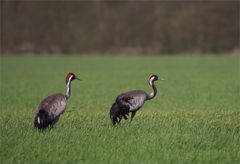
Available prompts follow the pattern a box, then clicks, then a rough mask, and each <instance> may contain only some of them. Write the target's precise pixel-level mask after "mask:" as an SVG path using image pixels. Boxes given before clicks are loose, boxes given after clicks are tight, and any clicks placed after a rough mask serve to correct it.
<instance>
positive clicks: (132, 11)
mask: <svg viewBox="0 0 240 164" xmlns="http://www.w3.org/2000/svg"><path fill="white" fill-rule="evenodd" d="M239 10H240V2H239V1H237V0H236V1H234V0H230V1H227V0H226V1H224V0H223V1H211V0H205V1H198V0H196V1H188V0H183V1H133V0H126V1H105V0H92V1H70V2H67V1H59V2H57V1H17V0H13V1H7V0H2V1H1V51H3V52H34V53H41V52H47V53H115V52H117V53H121V52H124V53H136V54H141V53H159V54H160V53H183V52H214V53H221V52H229V51H233V50H234V49H239V15H240V12H239Z"/></svg>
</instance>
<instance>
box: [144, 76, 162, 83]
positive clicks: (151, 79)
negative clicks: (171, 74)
mask: <svg viewBox="0 0 240 164" xmlns="http://www.w3.org/2000/svg"><path fill="white" fill-rule="evenodd" d="M157 80H165V79H164V78H161V77H160V78H159V77H158V76H157V75H151V76H150V77H149V80H148V81H149V84H152V82H154V81H157Z"/></svg>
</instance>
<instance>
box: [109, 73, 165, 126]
mask: <svg viewBox="0 0 240 164" xmlns="http://www.w3.org/2000/svg"><path fill="white" fill-rule="evenodd" d="M157 80H164V79H163V78H158V76H157V75H151V76H150V78H149V80H148V83H149V85H150V86H151V87H152V89H153V90H152V92H151V93H150V94H148V93H146V92H145V91H143V90H133V91H128V92H125V93H122V94H120V95H118V96H117V98H116V100H115V102H114V103H113V104H112V107H111V109H110V119H111V121H112V123H113V125H115V124H116V123H120V121H121V119H122V118H124V119H127V116H128V115H129V113H130V112H131V121H132V120H133V118H134V116H135V114H136V112H137V111H138V110H139V109H140V108H141V107H142V106H143V105H144V103H145V101H147V100H151V99H153V98H154V97H155V96H156V94H157V88H156V86H155V81H157Z"/></svg>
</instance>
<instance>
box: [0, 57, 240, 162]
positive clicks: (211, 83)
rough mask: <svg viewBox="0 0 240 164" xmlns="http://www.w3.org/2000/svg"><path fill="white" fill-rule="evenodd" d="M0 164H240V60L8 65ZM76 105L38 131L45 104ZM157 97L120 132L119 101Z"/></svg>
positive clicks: (16, 61)
mask: <svg viewBox="0 0 240 164" xmlns="http://www.w3.org/2000/svg"><path fill="white" fill-rule="evenodd" d="M0 71H1V102H0V103H1V113H0V128H1V134H0V135H1V136H0V141H1V147H0V163H239V161H240V111H239V110H240V101H239V100H240V58H239V56H161V57H157V56H152V57H150V56H146V57H126V56H118V57H117V56H112V57H110V56H103V57H98V56H91V57H87V56H81V57H77V56H51V57H50V56H2V57H1V70H0ZM67 72H74V73H76V74H77V75H79V76H80V78H81V79H83V81H81V82H78V81H74V82H73V84H72V95H71V98H70V100H69V102H68V107H67V111H68V112H65V113H64V114H63V115H62V117H61V118H60V121H59V122H58V124H57V125H56V126H55V127H54V128H53V129H52V130H47V131H46V132H43V133H40V132H38V131H37V130H36V129H34V128H33V118H34V114H35V109H36V106H37V105H38V103H39V102H40V101H41V100H42V98H44V97H45V96H47V95H50V94H52V93H55V92H65V75H66V73H67ZM153 73H154V74H157V75H159V76H162V77H164V78H165V79H166V81H159V82H157V88H158V95H157V97H156V98H155V99H153V100H151V101H149V102H147V103H146V104H145V105H144V107H143V108H142V109H141V110H140V111H139V112H138V113H137V115H136V117H135V118H134V120H133V122H131V123H130V122H129V120H127V121H125V120H123V121H122V122H121V124H120V125H117V126H116V127H112V125H111V122H110V119H109V109H110V107H111V104H112V103H113V101H114V100H115V97H116V95H118V94H119V93H122V92H124V91H128V90H132V89H143V90H146V91H148V92H150V91H151V89H150V87H149V86H148V84H147V79H148V77H149V75H150V74H153Z"/></svg>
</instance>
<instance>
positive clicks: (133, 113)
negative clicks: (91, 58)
mask: <svg viewBox="0 0 240 164" xmlns="http://www.w3.org/2000/svg"><path fill="white" fill-rule="evenodd" d="M136 112H137V111H134V112H132V115H131V121H132V120H133V117H134V116H135V114H136Z"/></svg>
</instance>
